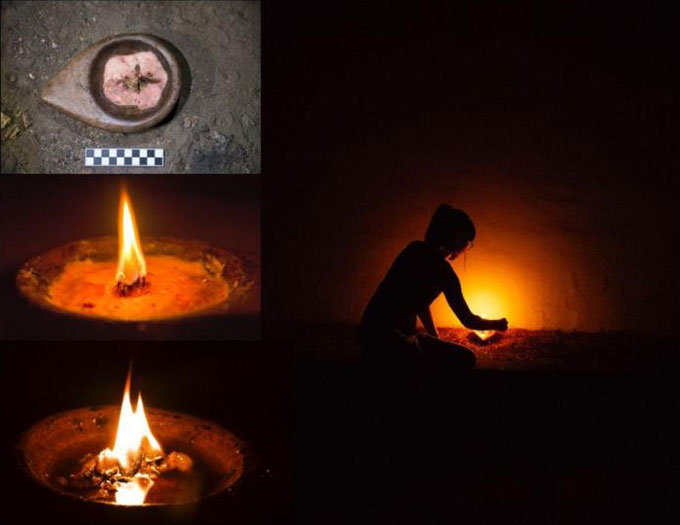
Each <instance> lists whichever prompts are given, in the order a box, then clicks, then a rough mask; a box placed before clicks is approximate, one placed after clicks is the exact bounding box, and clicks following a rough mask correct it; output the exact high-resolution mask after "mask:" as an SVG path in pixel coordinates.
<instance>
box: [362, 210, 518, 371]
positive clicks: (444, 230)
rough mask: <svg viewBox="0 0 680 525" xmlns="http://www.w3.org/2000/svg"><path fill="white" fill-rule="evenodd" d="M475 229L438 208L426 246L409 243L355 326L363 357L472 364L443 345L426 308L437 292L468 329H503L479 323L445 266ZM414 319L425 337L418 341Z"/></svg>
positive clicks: (501, 324)
mask: <svg viewBox="0 0 680 525" xmlns="http://www.w3.org/2000/svg"><path fill="white" fill-rule="evenodd" d="M474 239H475V226H474V224H473V223H472V221H471V220H470V217H468V216H467V214H466V213H465V212H463V211H461V210H456V209H454V208H452V207H451V206H448V205H447V204H442V205H441V206H439V208H437V211H436V212H435V214H434V215H433V217H432V221H430V225H429V227H428V228H427V232H426V233H425V241H413V242H411V243H410V244H409V245H408V246H407V247H406V248H405V249H404V250H403V251H402V252H401V253H400V254H399V255H398V256H397V258H396V259H395V261H394V263H392V266H391V268H390V269H389V271H388V272H387V275H386V276H385V278H384V279H383V281H382V282H381V283H380V285H379V286H378V289H377V290H376V292H375V294H374V295H373V297H372V298H371V300H370V302H369V303H368V306H367V307H366V311H365V312H364V315H363V317H362V319H361V325H360V327H359V340H360V344H361V349H362V354H363V356H364V357H369V358H376V359H379V360H382V361H390V360H392V361H404V360H406V361H411V360H413V358H415V359H418V358H425V359H426V360H429V361H434V362H436V363H438V364H440V363H445V364H446V366H451V367H454V368H468V367H472V366H474V364H475V356H474V354H473V353H472V351H470V350H469V349H467V348H465V347H464V346H461V345H458V344H455V343H449V342H445V341H441V340H440V339H439V334H438V332H437V327H436V326H435V324H434V321H433V320H432V314H431V312H430V304H431V303H432V301H434V300H435V299H436V298H437V296H439V294H440V293H443V294H444V296H445V297H446V301H447V302H448V304H449V306H450V307H451V310H453V312H454V313H455V314H456V316H457V317H458V319H459V320H460V322H461V323H462V324H463V326H465V327H466V328H469V329H471V330H501V331H502V330H507V328H508V322H507V320H506V319H495V320H489V319H482V318H481V317H479V316H478V315H475V314H473V313H472V312H471V311H470V308H469V307H468V305H467V303H466V302H465V298H464V297H463V292H462V289H461V286H460V281H459V280H458V276H457V275H456V273H455V272H454V271H453V268H451V265H450V264H449V263H448V262H447V260H448V261H453V260H454V259H455V258H456V257H457V256H458V255H460V254H461V253H462V252H463V251H465V250H466V249H468V248H469V247H471V245H472V242H473V241H474ZM416 317H419V318H420V321H421V322H422V324H423V327H424V328H425V330H426V331H427V333H428V334H429V335H427V336H417V334H416Z"/></svg>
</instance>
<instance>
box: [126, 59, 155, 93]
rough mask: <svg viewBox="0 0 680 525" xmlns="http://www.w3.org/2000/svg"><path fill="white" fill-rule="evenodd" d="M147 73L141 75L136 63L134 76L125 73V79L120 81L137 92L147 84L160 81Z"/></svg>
mask: <svg viewBox="0 0 680 525" xmlns="http://www.w3.org/2000/svg"><path fill="white" fill-rule="evenodd" d="M147 75H148V76H144V75H142V73H141V68H140V67H139V64H137V65H136V66H135V76H134V77H132V78H130V77H129V76H127V75H125V79H124V80H122V82H123V83H124V84H125V85H126V86H127V87H129V88H130V89H134V90H135V91H136V92H137V93H139V92H140V90H141V89H142V88H143V87H144V86H146V85H147V84H157V83H158V82H160V80H156V79H155V78H152V77H153V74H152V73H151V72H149V73H147Z"/></svg>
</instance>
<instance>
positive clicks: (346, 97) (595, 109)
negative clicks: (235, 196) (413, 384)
mask: <svg viewBox="0 0 680 525" xmlns="http://www.w3.org/2000/svg"><path fill="white" fill-rule="evenodd" d="M663 5H664V4H663V3H661V2H649V3H646V4H645V5H644V6H641V5H640V4H638V3H632V2H618V1H617V2H571V1H569V2H566V1H556V2H540V1H536V2H526V1H522V2H490V1H481V2H422V3H421V2H398V3H385V2H371V3H370V4H369V5H366V4H365V3H363V2H335V3H332V5H327V4H323V5H322V4H314V3H305V2H303V3H296V5H295V6H286V7H285V8H284V7H279V6H276V5H273V6H269V7H268V8H267V9H266V12H265V13H263V14H264V34H265V35H266V40H267V43H268V47H267V49H268V52H267V53H265V63H264V71H265V83H266V84H267V85H269V86H270V89H269V90H268V93H267V97H266V99H267V100H266V101H265V113H266V118H267V126H266V128H267V129H266V130H265V133H266V143H267V147H266V152H265V164H266V167H267V169H268V170H269V171H270V175H271V177H270V179H268V183H267V184H266V185H265V187H264V189H265V195H266V205H267V206H266V207H267V217H266V218H267V221H266V225H269V227H268V228H267V229H266V232H265V233H266V238H265V243H264V244H265V256H264V258H265V260H266V261H267V262H268V264H269V265H270V268H272V269H273V270H272V271H271V272H269V273H268V276H267V277H266V279H267V280H268V283H267V289H268V293H267V303H268V307H267V315H266V318H267V319H268V322H269V323H270V324H269V326H270V328H271V330H272V333H273V334H277V333H283V332H286V333H288V332H287V330H288V329H289V326H290V323H291V322H309V321H313V322H319V323H324V322H333V323H356V322H357V321H358V320H359V318H360V316H361V313H362V311H363V308H364V307H365V305H366V303H367V301H368V299H369V297H370V295H371V293H372V292H373V291H374V290H375V287H376V286H377V284H378V283H379V281H380V279H381V278H382V276H383V275H384V273H385V272H386V270H387V268H388V267H389V265H390V263H391V262H392V261H393V260H394V257H395V256H396V255H397V254H398V253H399V251H400V250H401V249H403V247H404V246H405V245H406V244H407V243H408V242H409V241H410V240H413V239H415V238H422V236H423V233H424V230H425V228H426V226H427V224H428V221H429V219H430V218H431V216H432V213H433V211H434V210H435V208H436V207H437V206H438V205H439V204H440V203H441V202H448V203H450V204H452V205H453V206H454V207H460V208H463V209H465V210H466V211H467V212H468V213H469V214H470V216H471V217H472V218H473V220H474V221H475V222H476V224H477V232H478V238H477V239H476V243H475V248H474V249H473V250H471V251H470V253H469V255H468V261H467V267H468V272H473V271H475V269H476V268H477V266H478V262H479V261H480V259H484V260H485V261H487V260H488V261H490V262H489V264H495V265H496V266H497V270H498V271H499V272H501V273H503V272H506V273H510V274H511V275H512V276H513V277H515V276H516V279H517V281H518V283H517V284H518V287H519V288H520V290H522V291H523V292H524V293H526V296H525V297H519V298H518V300H524V301H525V303H526V304H523V305H522V306H521V307H522V308H524V309H526V310H528V311H529V313H530V314H531V315H526V316H524V317H525V318H519V319H518V318H517V317H515V318H509V321H510V324H511V325H514V326H519V327H524V328H549V329H563V330H586V331H597V330H633V331H647V332H654V333H665V334H670V333H672V332H673V331H674V327H675V320H676V319H677V318H678V313H679V312H678V308H677V301H676V300H675V298H676V296H677V293H678V278H677V271H676V268H677V267H678V262H679V261H678V255H677V253H678V250H676V249H675V245H674V241H673V239H675V238H677V237H678V230H677V225H678V223H679V222H680V221H679V220H678V219H679V217H678V208H677V206H676V200H677V195H678V180H679V179H678V177H677V176H675V174H676V173H677V171H678V156H677V147H676V145H675V142H676V141H675V140H674V137H676V136H677V135H678V133H677V126H676V122H677V109H678V104H677V93H678V85H677V83H676V82H674V80H673V71H674V69H675V68H674V64H675V63H676V58H675V56H674V48H675V47H676V46H675V45H674V40H675V36H674V29H673V26H672V22H671V20H672V17H671V16H670V13H669V12H667V11H666V10H665V9H664V8H663ZM509 270H512V272H509ZM465 278H466V273H465V272H462V273H461V279H462V281H463V284H464V285H465ZM525 285H526V286H525ZM464 289H465V288H464ZM524 321H526V322H524ZM277 322H278V325H277V326H274V324H275V323H277Z"/></svg>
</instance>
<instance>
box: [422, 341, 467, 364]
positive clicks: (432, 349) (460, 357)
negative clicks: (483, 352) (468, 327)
mask: <svg viewBox="0 0 680 525" xmlns="http://www.w3.org/2000/svg"><path fill="white" fill-rule="evenodd" d="M418 346H419V347H420V349H421V350H422V352H423V354H425V356H426V357H427V358H428V359H429V360H430V361H431V362H432V363H433V364H435V365H436V366H442V367H446V368H449V369H455V370H464V369H468V368H473V367H474V366H475V363H476V362H477V359H476V358H475V354H474V352H472V350H470V349H469V348H466V347H464V346H463V345H459V344H456V343H451V342H449V341H442V340H441V339H437V338H436V337H431V336H429V335H419V336H418Z"/></svg>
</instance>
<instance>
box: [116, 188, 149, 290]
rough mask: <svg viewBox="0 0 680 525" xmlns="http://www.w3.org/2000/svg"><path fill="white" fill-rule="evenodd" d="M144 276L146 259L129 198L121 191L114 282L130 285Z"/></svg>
mask: <svg viewBox="0 0 680 525" xmlns="http://www.w3.org/2000/svg"><path fill="white" fill-rule="evenodd" d="M145 277H146V261H144V254H143V253H142V244H141V243H140V242H139V234H138V233H137V225H136V222H135V216H134V213H133V212H132V206H131V204H130V198H129V197H128V195H127V193H126V192H125V191H123V193H122V194H121V197H120V211H119V225H118V271H117V273H116V282H118V283H121V284H123V285H127V286H130V285H132V284H134V283H135V282H137V281H139V280H140V279H144V278H145Z"/></svg>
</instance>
